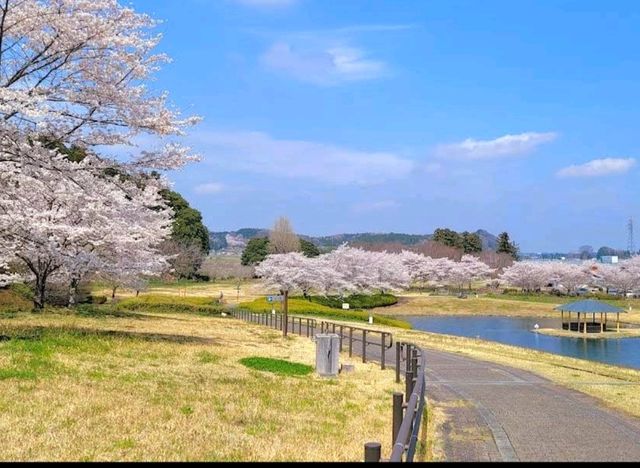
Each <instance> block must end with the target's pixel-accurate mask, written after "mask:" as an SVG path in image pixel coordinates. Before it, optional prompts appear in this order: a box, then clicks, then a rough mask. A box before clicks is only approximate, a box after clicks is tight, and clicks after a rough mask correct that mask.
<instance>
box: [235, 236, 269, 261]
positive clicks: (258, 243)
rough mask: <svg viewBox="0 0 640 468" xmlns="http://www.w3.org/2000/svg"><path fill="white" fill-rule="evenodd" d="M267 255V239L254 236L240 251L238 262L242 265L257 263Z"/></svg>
mask: <svg viewBox="0 0 640 468" xmlns="http://www.w3.org/2000/svg"><path fill="white" fill-rule="evenodd" d="M267 255H269V239H268V238H267V237H256V238H255V239H251V240H250V241H249V242H248V243H247V246H246V247H245V248H244V251H243V252H242V257H241V258H240V263H241V264H242V265H245V266H246V265H257V264H258V263H260V262H261V261H263V260H264V259H265V258H267Z"/></svg>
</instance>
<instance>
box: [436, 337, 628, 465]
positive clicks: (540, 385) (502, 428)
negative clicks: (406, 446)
mask: <svg viewBox="0 0 640 468" xmlns="http://www.w3.org/2000/svg"><path fill="white" fill-rule="evenodd" d="M425 352H426V355H427V363H428V364H427V374H426V375H427V382H428V383H427V394H428V397H429V398H430V401H431V403H432V404H434V405H436V406H438V407H439V408H440V409H441V410H442V411H444V412H445V414H447V416H448V421H447V422H446V423H445V424H444V426H443V431H442V434H441V436H442V437H444V440H443V446H444V449H445V454H446V460H447V461H470V460H473V461H497V460H502V461H516V460H519V461H640V420H639V419H638V418H633V417H630V416H626V415H624V414H622V413H620V412H618V411H615V410H612V409H609V408H605V407H604V406H603V405H602V404H600V403H599V402H598V400H596V399H595V398H592V397H590V396H588V395H585V394H583V393H580V392H577V391H574V390H570V389H567V388H564V387H562V386H560V385H557V384H554V383H552V382H550V381H548V380H546V379H543V378H541V377H538V376H536V375H534V374H532V373H529V372H525V371H521V370H518V369H513V368H509V367H506V366H501V365H497V364H492V363H489V362H484V361H478V360H475V359H471V358H467V357H462V356H458V355H453V354H449V353H443V352H439V351H431V350H427V351H425ZM638 391H640V387H639V388H638Z"/></svg>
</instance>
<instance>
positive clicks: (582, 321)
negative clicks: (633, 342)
mask: <svg viewBox="0 0 640 468" xmlns="http://www.w3.org/2000/svg"><path fill="white" fill-rule="evenodd" d="M555 310H559V311H560V312H561V320H562V329H563V330H569V331H577V332H579V333H580V332H582V333H602V332H605V331H606V330H607V314H616V331H617V332H620V312H626V310H624V309H623V308H621V307H615V306H612V305H610V304H607V303H606V302H602V301H597V300H595V299H585V300H583V301H575V302H570V303H569V304H563V305H559V306H557V307H555ZM565 312H568V316H567V322H565V319H564V315H565V314H564V313H565ZM572 313H577V314H578V321H577V322H572V321H571V314H572ZM589 314H592V318H591V322H589V320H588V315H589ZM596 314H600V321H599V322H596Z"/></svg>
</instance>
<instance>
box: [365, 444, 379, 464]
mask: <svg viewBox="0 0 640 468" xmlns="http://www.w3.org/2000/svg"><path fill="white" fill-rule="evenodd" d="M381 456H382V445H380V443H379V442H367V443H366V444H364V461H365V462H376V463H377V462H379V461H380V458H381Z"/></svg>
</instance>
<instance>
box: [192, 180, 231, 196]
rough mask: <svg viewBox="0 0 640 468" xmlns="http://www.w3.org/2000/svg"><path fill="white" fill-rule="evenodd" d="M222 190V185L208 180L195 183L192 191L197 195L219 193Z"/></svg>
mask: <svg viewBox="0 0 640 468" xmlns="http://www.w3.org/2000/svg"><path fill="white" fill-rule="evenodd" d="M223 190H224V185H222V184H221V183H219V182H209V183H207V184H200V185H196V186H195V187H194V188H193V191H194V192H195V193H197V194H199V195H210V194H212V193H220V192H222V191H223Z"/></svg>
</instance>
